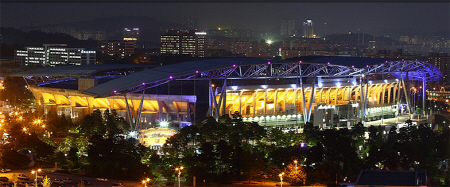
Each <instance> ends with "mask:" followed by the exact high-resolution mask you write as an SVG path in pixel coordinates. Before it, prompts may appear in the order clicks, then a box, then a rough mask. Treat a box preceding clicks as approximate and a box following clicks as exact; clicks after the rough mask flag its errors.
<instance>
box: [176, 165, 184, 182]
mask: <svg viewBox="0 0 450 187" xmlns="http://www.w3.org/2000/svg"><path fill="white" fill-rule="evenodd" d="M183 169H184V168H183V166H180V167H179V168H175V171H178V187H180V175H181V170H183Z"/></svg>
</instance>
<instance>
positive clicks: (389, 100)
mask: <svg viewBox="0 0 450 187" xmlns="http://www.w3.org/2000/svg"><path fill="white" fill-rule="evenodd" d="M387 88H388V95H387V98H388V102H387V103H388V104H391V89H392V83H390V84H389V86H387Z"/></svg>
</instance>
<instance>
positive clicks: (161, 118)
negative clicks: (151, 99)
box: [157, 99, 163, 121]
mask: <svg viewBox="0 0 450 187" xmlns="http://www.w3.org/2000/svg"><path fill="white" fill-rule="evenodd" d="M157 102H158V120H159V121H162V120H163V106H162V101H160V100H159V99H157Z"/></svg>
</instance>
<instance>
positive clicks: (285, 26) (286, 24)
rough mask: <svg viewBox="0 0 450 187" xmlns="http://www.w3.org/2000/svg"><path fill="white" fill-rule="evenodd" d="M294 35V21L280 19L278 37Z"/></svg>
mask: <svg viewBox="0 0 450 187" xmlns="http://www.w3.org/2000/svg"><path fill="white" fill-rule="evenodd" d="M294 34H295V20H288V19H282V20H281V28H280V35H281V36H293V35H294Z"/></svg>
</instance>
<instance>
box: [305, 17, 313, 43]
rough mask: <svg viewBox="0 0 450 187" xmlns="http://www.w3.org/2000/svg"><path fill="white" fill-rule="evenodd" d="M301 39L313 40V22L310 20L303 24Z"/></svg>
mask: <svg viewBox="0 0 450 187" xmlns="http://www.w3.org/2000/svg"><path fill="white" fill-rule="evenodd" d="M303 37H305V38H314V22H313V21H312V20H310V19H308V20H306V21H305V22H303Z"/></svg>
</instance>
